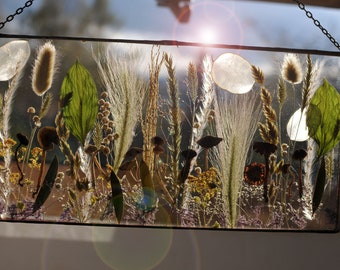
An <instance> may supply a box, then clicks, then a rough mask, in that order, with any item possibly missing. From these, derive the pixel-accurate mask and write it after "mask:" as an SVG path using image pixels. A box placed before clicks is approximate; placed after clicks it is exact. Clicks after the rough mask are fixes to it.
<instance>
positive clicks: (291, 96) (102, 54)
mask: <svg viewBox="0 0 340 270" xmlns="http://www.w3.org/2000/svg"><path fill="white" fill-rule="evenodd" d="M19 2H20V3H22V4H21V5H20V4H19ZM24 2H25V1H17V2H15V3H14V2H12V1H6V2H4V3H0V6H1V11H0V12H1V15H2V17H6V16H7V15H8V14H11V13H13V12H14V11H15V10H16V9H17V8H18V6H22V5H23V4H24ZM308 9H310V10H311V11H312V12H313V14H314V15H315V17H316V18H317V19H319V20H320V21H321V23H322V25H323V26H325V27H326V28H327V29H328V31H329V32H330V33H332V34H333V33H334V31H336V25H337V24H336V22H339V23H340V21H339V20H340V16H339V10H337V9H329V8H316V7H308ZM94 10H95V11H96V12H93V11H94ZM329 21H331V22H332V23H331V24H329ZM2 33H5V34H8V36H1V37H0V46H1V48H0V90H1V91H0V93H1V103H0V105H1V113H0V120H1V122H0V142H1V147H0V150H1V151H0V166H1V168H0V169H1V170H0V214H1V220H4V221H6V220H7V221H8V220H10V221H19V222H52V223H66V224H72V223H78V224H79V223H81V224H101V225H119V226H161V227H180V228H210V229H251V230H297V231H336V230H338V228H339V225H338V217H339V212H338V208H339V193H340V192H339V143H338V142H339V136H340V135H339V134H340V133H339V122H340V119H339V115H340V112H339V110H340V101H339V89H340V81H339V78H338V77H339V76H338V74H339V73H340V63H339V58H338V56H339V54H337V53H335V52H334V50H335V49H336V48H335V47H334V45H333V44H331V43H330V42H329V40H328V39H327V37H325V36H324V35H323V34H322V33H321V31H320V29H318V28H317V27H315V25H314V24H313V22H312V21H310V20H309V19H308V18H306V16H305V14H304V12H303V11H301V10H299V9H298V7H297V6H296V5H288V4H269V3H263V2H258V1H212V0H211V1H208V0H201V1H198V0H197V1H163V0H157V1H154V0H148V1H142V2H141V1H106V0H96V1H80V0H76V1H72V3H71V2H69V1H66V0H62V1H50V0H47V1H44V2H42V3H40V2H37V3H34V4H33V5H32V7H30V8H29V9H25V11H24V12H23V13H22V14H20V16H16V17H15V19H14V20H13V21H12V22H10V23H8V24H6V27H5V28H4V29H2ZM306 33H308V35H306ZM11 34H18V35H19V36H18V37H16V38H14V37H13V36H12V38H11ZM20 35H28V36H25V37H21V38H20ZM29 35H31V36H29ZM34 35H38V36H39V35H40V36H42V35H43V36H44V37H45V38H34ZM57 36H58V37H64V38H57ZM53 37H54V38H53ZM67 37H72V38H71V39H73V40H70V39H68V38H67ZM76 37H79V40H77V38H76ZM89 38H93V39H92V40H89ZM104 38H105V39H109V40H106V41H105V42H104ZM116 39H123V40H125V41H126V42H125V43H124V42H117V40H116ZM115 40H116V41H115ZM173 41H175V42H173ZM177 41H179V43H176V42H177ZM181 42H184V43H181ZM185 42H188V43H190V44H188V43H185ZM146 43H149V44H146ZM157 44H158V45H159V44H161V46H158V45H157ZM174 44H180V45H179V46H175V45H174ZM213 44H216V45H213ZM224 44H236V45H240V46H228V45H224ZM306 44H308V46H307V47H306ZM188 45H190V46H188ZM242 45H245V46H247V45H248V46H249V45H253V47H251V46H250V48H249V47H248V48H247V49H246V47H242ZM254 46H262V47H254ZM265 47H267V49H268V50H266V49H265ZM270 47H289V48H291V49H284V50H283V49H274V50H272V49H273V48H270ZM301 48H306V49H310V50H302V49H301ZM295 49H296V50H295ZM313 49H314V50H313ZM317 50H319V51H317ZM322 50H327V51H330V50H333V52H325V51H322Z"/></svg>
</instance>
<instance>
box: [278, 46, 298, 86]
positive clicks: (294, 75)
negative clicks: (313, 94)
mask: <svg viewBox="0 0 340 270" xmlns="http://www.w3.org/2000/svg"><path fill="white" fill-rule="evenodd" d="M281 75H282V78H283V79H284V80H285V81H287V82H290V83H292V84H299V83H301V82H302V79H303V74H302V65H301V62H300V60H299V58H298V57H297V55H296V54H292V53H289V54H287V55H286V56H285V57H284V59H283V64H282V67H281Z"/></svg>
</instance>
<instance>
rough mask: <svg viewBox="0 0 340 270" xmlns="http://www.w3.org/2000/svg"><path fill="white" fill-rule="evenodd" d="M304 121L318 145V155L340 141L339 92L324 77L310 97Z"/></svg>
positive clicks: (321, 154)
mask: <svg viewBox="0 0 340 270" xmlns="http://www.w3.org/2000/svg"><path fill="white" fill-rule="evenodd" d="M306 122H307V126H308V129H309V136H310V137H311V138H313V139H314V140H315V142H316V143H317V144H318V146H319V149H318V157H321V156H323V155H325V154H326V153H327V152H329V151H330V150H332V149H333V148H334V147H335V146H336V145H337V143H338V142H339V141H340V132H339V122H340V94H339V93H338V91H337V90H336V89H335V88H334V87H333V86H332V85H331V84H330V83H329V82H328V81H327V80H326V79H325V80H324V83H323V84H322V85H321V86H320V87H319V88H318V89H317V90H316V92H315V94H314V95H313V97H312V98H311V101H310V105H309V107H308V111H307V119H306Z"/></svg>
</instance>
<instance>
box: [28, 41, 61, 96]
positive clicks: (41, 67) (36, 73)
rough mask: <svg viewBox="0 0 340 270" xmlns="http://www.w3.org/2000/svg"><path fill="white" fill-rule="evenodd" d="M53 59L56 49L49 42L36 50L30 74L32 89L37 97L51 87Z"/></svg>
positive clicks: (53, 68)
mask: <svg viewBox="0 0 340 270" xmlns="http://www.w3.org/2000/svg"><path fill="white" fill-rule="evenodd" d="M55 59H56V49H55V47H54V45H53V44H52V43H51V42H46V43H45V44H44V45H43V46H41V47H40V48H39V49H38V54H37V58H36V60H35V62H34V66H33V73H32V88H33V91H34V93H36V94H37V95H38V96H42V95H44V94H45V93H46V91H48V90H49V89H50V88H51V86H52V82H53V76H54V73H55V62H56V61H55Z"/></svg>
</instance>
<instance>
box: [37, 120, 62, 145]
mask: <svg viewBox="0 0 340 270" xmlns="http://www.w3.org/2000/svg"><path fill="white" fill-rule="evenodd" d="M37 139H38V143H39V145H40V147H41V148H42V149H43V150H45V151H46V150H51V149H53V143H54V144H57V145H58V144H59V137H58V134H57V130H56V128H55V127H51V126H46V127H42V128H41V129H39V131H38V134H37Z"/></svg>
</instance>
